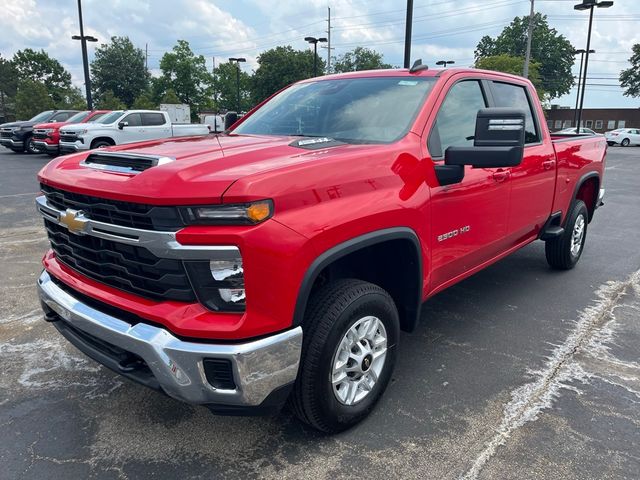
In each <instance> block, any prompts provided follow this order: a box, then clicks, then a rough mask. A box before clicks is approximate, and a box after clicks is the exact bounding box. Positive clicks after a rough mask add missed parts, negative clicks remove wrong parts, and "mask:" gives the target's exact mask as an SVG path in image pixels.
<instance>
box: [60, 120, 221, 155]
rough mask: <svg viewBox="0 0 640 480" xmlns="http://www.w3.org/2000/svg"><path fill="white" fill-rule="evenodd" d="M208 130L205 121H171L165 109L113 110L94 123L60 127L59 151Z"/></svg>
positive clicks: (188, 134) (88, 148)
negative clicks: (181, 122) (190, 122)
mask: <svg viewBox="0 0 640 480" xmlns="http://www.w3.org/2000/svg"><path fill="white" fill-rule="evenodd" d="M208 133H209V128H208V127H207V126H206V125H198V124H194V125H192V124H172V123H171V120H170V118H169V115H168V114H167V112H161V111H158V110H116V111H114V112H111V113H109V114H107V115H105V116H104V117H102V118H100V119H99V120H97V121H96V122H94V123H76V124H72V125H65V126H64V127H62V128H61V129H60V153H68V152H78V151H83V150H90V149H92V148H101V147H109V146H111V145H121V144H123V143H133V142H141V141H144V140H157V139H161V138H170V137H188V136H192V135H207V134H208Z"/></svg>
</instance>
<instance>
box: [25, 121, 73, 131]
mask: <svg viewBox="0 0 640 480" xmlns="http://www.w3.org/2000/svg"><path fill="white" fill-rule="evenodd" d="M66 125H67V124H66V123H65V122H50V123H37V124H35V125H34V126H33V128H34V130H35V129H39V128H53V129H59V128H62V127H65V126H66Z"/></svg>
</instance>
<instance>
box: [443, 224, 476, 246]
mask: <svg viewBox="0 0 640 480" xmlns="http://www.w3.org/2000/svg"><path fill="white" fill-rule="evenodd" d="M470 230H471V226H470V225H465V226H464V227H460V228H456V229H455V230H451V231H450V232H447V233H443V234H442V235H438V241H439V242H444V241H445V240H449V239H450V238H453V237H457V236H458V234H463V233H467V232H468V231H470Z"/></svg>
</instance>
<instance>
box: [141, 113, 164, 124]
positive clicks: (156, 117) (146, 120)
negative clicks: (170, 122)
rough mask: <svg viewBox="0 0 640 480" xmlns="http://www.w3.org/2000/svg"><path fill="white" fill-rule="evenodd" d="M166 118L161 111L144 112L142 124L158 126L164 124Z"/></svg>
mask: <svg viewBox="0 0 640 480" xmlns="http://www.w3.org/2000/svg"><path fill="white" fill-rule="evenodd" d="M165 123H166V122H165V118H164V115H163V114H161V113H143V114H142V125H145V126H157V125H164V124H165Z"/></svg>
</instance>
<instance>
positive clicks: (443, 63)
mask: <svg viewBox="0 0 640 480" xmlns="http://www.w3.org/2000/svg"><path fill="white" fill-rule="evenodd" d="M454 63H456V62H454V61H453V60H438V61H437V62H436V65H440V66H441V67H444V68H447V65H453V64H454Z"/></svg>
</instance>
